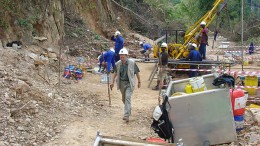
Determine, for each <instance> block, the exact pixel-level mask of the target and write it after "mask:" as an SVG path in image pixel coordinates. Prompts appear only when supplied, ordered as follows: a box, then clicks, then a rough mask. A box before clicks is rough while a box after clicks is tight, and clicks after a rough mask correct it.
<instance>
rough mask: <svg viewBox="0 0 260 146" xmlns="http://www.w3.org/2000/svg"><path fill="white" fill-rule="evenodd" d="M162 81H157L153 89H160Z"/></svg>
mask: <svg viewBox="0 0 260 146" xmlns="http://www.w3.org/2000/svg"><path fill="white" fill-rule="evenodd" d="M159 85H160V81H157V85H156V86H155V87H154V88H153V89H152V90H159Z"/></svg>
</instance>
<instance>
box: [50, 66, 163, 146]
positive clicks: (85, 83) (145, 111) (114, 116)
mask: <svg viewBox="0 0 260 146" xmlns="http://www.w3.org/2000/svg"><path fill="white" fill-rule="evenodd" d="M138 66H139V68H140V70H141V73H140V75H141V88H136V89H135V90H134V94H133V96H132V116H131V117H130V121H129V123H126V122H125V121H123V120H122V118H123V103H122V101H121V93H120V91H119V90H116V88H114V89H113V91H112V92H111V102H112V104H111V106H109V100H108V93H107V85H106V84H101V83H100V76H99V75H95V74H91V73H88V74H87V75H86V77H85V78H84V79H83V80H82V81H80V82H78V83H72V84H70V85H66V86H67V87H66V88H70V90H71V92H81V93H89V92H91V93H94V94H96V95H97V96H96V97H95V98H96V99H95V100H96V103H93V105H90V106H89V107H88V106H87V105H83V106H85V107H84V108H83V109H82V111H81V112H80V114H79V115H78V116H72V117H71V121H70V122H69V123H64V129H63V130H62V132H61V133H60V135H59V136H58V137H59V138H57V139H55V140H53V141H51V142H49V143H46V144H45V145H46V146H48V145H71V146H74V145H75V146H81V145H82V146H83V145H84V146H85V145H92V144H93V143H94V140H95V137H96V134H97V131H100V132H101V134H103V135H106V136H117V137H118V136H119V137H121V136H122V137H130V138H134V139H136V138H139V139H144V138H147V137H149V136H152V135H153V131H152V130H151V129H150V124H151V122H152V112H153V109H154V107H155V106H156V105H157V104H158V98H157V97H158V91H153V90H151V89H149V88H147V87H148V83H149V82H148V78H149V75H150V73H151V70H152V68H153V64H148V63H146V64H145V63H138ZM154 85H155V80H154V83H153V84H152V86H154ZM92 106H93V108H92Z"/></svg>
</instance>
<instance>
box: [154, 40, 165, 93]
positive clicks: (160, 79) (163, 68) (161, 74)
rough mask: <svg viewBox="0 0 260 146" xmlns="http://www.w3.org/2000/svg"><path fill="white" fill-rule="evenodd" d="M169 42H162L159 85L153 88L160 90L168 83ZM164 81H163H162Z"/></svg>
mask: <svg viewBox="0 0 260 146" xmlns="http://www.w3.org/2000/svg"><path fill="white" fill-rule="evenodd" d="M166 48H167V44H166V43H162V44H161V50H162V52H161V53H160V56H159V75H158V80H157V85H156V86H155V87H154V88H153V90H159V89H161V88H165V87H164V86H163V85H166V78H167V67H168V53H167V52H166ZM162 82H163V83H162Z"/></svg>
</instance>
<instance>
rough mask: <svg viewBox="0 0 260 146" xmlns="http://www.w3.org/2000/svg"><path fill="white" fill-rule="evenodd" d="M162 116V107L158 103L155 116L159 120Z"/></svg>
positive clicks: (154, 112)
mask: <svg viewBox="0 0 260 146" xmlns="http://www.w3.org/2000/svg"><path fill="white" fill-rule="evenodd" d="M161 116H162V110H161V108H160V107H159V106H158V105H157V106H156V107H155V109H154V111H153V118H154V119H155V120H156V121H158V120H159V118H160V117H161Z"/></svg>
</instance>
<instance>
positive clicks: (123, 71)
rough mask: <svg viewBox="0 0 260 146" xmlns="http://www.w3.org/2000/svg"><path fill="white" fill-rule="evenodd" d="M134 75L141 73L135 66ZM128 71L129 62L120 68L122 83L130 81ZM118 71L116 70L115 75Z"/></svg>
mask: <svg viewBox="0 0 260 146" xmlns="http://www.w3.org/2000/svg"><path fill="white" fill-rule="evenodd" d="M134 66H135V67H134V73H135V74H137V73H138V72H140V70H139V68H138V66H137V65H136V63H135V65H134ZM127 70H128V62H127V61H126V64H122V65H121V67H120V80H121V81H129V78H128V75H127ZM116 72H117V71H116V70H115V73H116Z"/></svg>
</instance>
